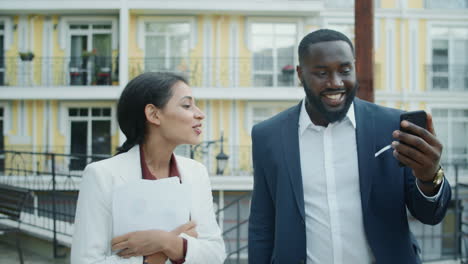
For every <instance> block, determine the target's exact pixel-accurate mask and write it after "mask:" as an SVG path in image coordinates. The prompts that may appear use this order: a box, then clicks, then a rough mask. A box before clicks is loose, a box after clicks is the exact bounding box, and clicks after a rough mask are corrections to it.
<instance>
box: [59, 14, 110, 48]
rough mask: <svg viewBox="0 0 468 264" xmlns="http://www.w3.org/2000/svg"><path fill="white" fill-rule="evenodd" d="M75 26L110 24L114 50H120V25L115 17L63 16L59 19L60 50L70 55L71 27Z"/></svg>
mask: <svg viewBox="0 0 468 264" xmlns="http://www.w3.org/2000/svg"><path fill="white" fill-rule="evenodd" d="M74 24H110V25H111V39H112V45H111V46H112V50H116V49H118V46H119V45H118V43H119V36H118V32H119V24H118V19H117V18H116V17H113V16H63V17H60V19H59V36H60V39H59V44H60V48H61V49H63V50H66V53H65V54H70V32H69V31H70V25H74Z"/></svg>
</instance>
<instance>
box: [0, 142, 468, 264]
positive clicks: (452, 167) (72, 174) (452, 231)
mask: <svg viewBox="0 0 468 264" xmlns="http://www.w3.org/2000/svg"><path fill="white" fill-rule="evenodd" d="M77 158H78V159H85V160H87V161H91V160H96V159H102V158H104V156H86V155H79V154H75V155H71V154H57V153H50V152H28V151H7V150H3V151H0V160H2V163H3V164H2V166H1V167H0V168H1V169H0V183H2V184H8V185H12V186H18V187H23V188H26V189H28V190H30V191H31V193H32V196H31V198H29V200H28V201H27V202H26V206H25V209H24V210H23V212H22V216H21V221H22V227H24V226H29V227H31V228H33V229H36V230H42V231H43V232H41V235H44V231H45V232H46V233H48V234H49V235H50V238H51V240H52V241H53V243H54V255H55V256H60V254H59V249H60V244H61V243H63V240H64V239H66V238H67V237H68V240H70V237H71V235H72V229H73V222H74V213H75V209H76V200H77V196H78V189H79V183H80V181H81V171H75V170H70V169H69V168H70V166H69V164H70V161H71V160H73V159H77ZM444 168H445V171H446V176H447V179H448V181H449V182H450V184H451V186H452V189H453V196H452V200H453V201H452V202H451V204H450V207H449V209H448V212H447V216H446V217H445V219H444V220H443V222H442V223H440V224H438V225H435V226H428V225H423V224H421V223H420V222H418V221H416V220H415V219H414V218H412V217H411V216H409V217H408V220H409V223H410V228H411V230H412V232H413V233H414V235H415V237H416V238H417V239H418V241H419V244H420V246H421V248H422V259H423V260H424V261H435V260H443V259H459V260H464V261H465V260H468V208H465V207H466V205H468V163H467V162H466V161H463V162H459V163H452V164H444ZM250 196H251V194H250V191H248V190H246V194H245V195H243V194H242V196H240V197H237V198H234V199H233V200H231V201H229V202H227V203H226V204H224V205H223V206H222V208H220V209H219V210H217V212H216V214H217V217H218V220H221V222H220V225H221V226H222V227H223V237H224V239H225V242H226V248H227V255H228V258H227V260H226V263H245V262H246V260H247V258H248V255H247V246H248V245H247V233H248V229H247V228H248V213H249V212H248V210H249V207H250V206H249V204H250ZM232 197H234V196H232ZM28 232H31V230H28ZM33 233H34V232H33Z"/></svg>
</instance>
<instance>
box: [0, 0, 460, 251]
mask: <svg viewBox="0 0 468 264" xmlns="http://www.w3.org/2000/svg"><path fill="white" fill-rule="evenodd" d="M374 5H375V20H374V32H373V33H374V52H375V57H374V60H375V80H374V87H375V91H376V102H377V103H378V104H382V105H386V106H390V107H397V108H401V109H407V110H416V109H424V110H426V111H429V112H431V113H432V114H433V116H434V120H435V123H436V132H437V134H438V136H439V138H440V139H442V141H443V142H444V145H445V148H444V162H447V163H451V162H454V161H465V162H467V161H468V63H467V61H468V1H466V0H462V1H457V0H446V1H437V0H375V2H374ZM0 6H1V7H0V149H2V148H4V149H8V150H21V151H32V152H54V153H65V154H86V155H98V156H99V155H104V156H105V155H112V154H114V153H115V150H116V148H117V147H118V146H119V144H120V143H121V142H122V140H123V135H122V134H121V133H120V131H119V128H118V124H117V122H116V101H117V99H118V97H119V95H120V92H121V91H122V89H123V88H124V87H125V85H126V83H127V82H128V81H129V80H131V79H132V78H133V77H135V76H137V75H138V74H140V73H143V72H145V71H173V72H179V73H182V74H184V75H185V76H187V78H188V79H189V81H190V85H191V86H192V87H193V92H194V95H195V97H196V100H197V104H198V105H199V106H200V108H201V109H202V110H203V111H204V112H205V113H206V119H205V121H204V127H205V129H204V134H202V136H203V140H204V141H205V142H210V141H211V143H212V144H203V145H202V146H200V147H198V148H197V151H195V152H192V153H191V152H190V148H189V147H188V146H182V147H180V148H179V149H178V150H177V152H178V153H179V154H182V155H187V156H190V155H192V156H194V157H195V158H196V159H198V160H200V161H202V162H204V164H206V166H207V167H208V169H209V172H210V174H211V179H212V185H213V189H214V190H213V193H214V199H215V203H216V205H217V208H223V207H224V206H225V205H227V204H229V203H230V202H231V201H234V200H235V199H237V198H238V197H241V196H242V195H245V194H248V193H249V192H250V190H251V188H252V163H251V156H250V155H251V154H250V145H251V140H250V130H251V128H252V126H253V125H254V124H256V123H258V122H260V121H262V120H264V119H266V118H268V117H270V116H272V115H274V114H275V113H278V112H279V111H281V110H284V109H286V108H288V107H290V106H293V105H295V104H297V103H298V102H299V101H300V100H301V99H302V98H303V97H304V93H303V89H302V87H301V86H300V83H299V81H298V79H297V77H296V74H295V72H294V69H295V66H296V65H297V61H298V59H297V45H298V43H299V41H300V39H301V38H302V37H303V36H304V35H305V34H307V33H308V32H311V31H313V30H316V29H319V28H332V29H337V30H339V31H342V32H343V33H345V34H347V35H348V36H349V37H350V38H351V39H354V1H353V0H262V1H249V0H239V1H224V0H218V1H209V0H200V1H193V0H192V1H190V0H183V1H159V0H155V1H153V0H151V1H150V0H120V1H119V0H94V1H91V0H80V1H75V0H65V1H59V0H35V1H28V0H16V1H7V0H0ZM221 137H223V141H222V142H223V151H224V153H226V154H227V155H228V156H229V159H228V164H227V167H226V168H225V169H224V170H223V171H222V172H220V171H219V170H218V169H219V168H217V160H216V156H217V154H218V153H219V152H220V146H221V144H220V141H219V139H220V138H221ZM6 159H7V158H6V156H5V155H4V156H1V157H0V170H3V168H4V167H5V166H6V165H5V164H6V163H8V161H7V160H6ZM58 161H59V162H58V164H57V167H58V168H59V170H62V171H68V172H69V171H80V170H82V169H83V168H84V166H85V165H86V164H87V163H89V162H91V161H92V158H61V159H59V160H58ZM27 166H30V167H31V168H33V169H38V168H41V166H46V162H45V161H43V160H40V159H37V158H34V157H33V158H32V159H31V163H30V164H29V165H27ZM221 173H222V176H221V175H219V174H221ZM248 206H249V203H248V200H245V201H244V202H242V203H241V204H240V210H241V213H240V214H241V215H242V216H241V218H246V217H247V216H248ZM238 214H239V212H237V213H235V212H234V211H229V210H226V211H223V212H221V213H220V214H219V217H220V220H221V221H220V224H221V225H222V226H223V229H224V230H227V229H228V228H230V227H232V226H234V225H235V224H236V223H237V221H236V217H237V215H238ZM441 228H442V227H441ZM447 228H449V227H447ZM442 229H443V228H442ZM439 231H440V230H439ZM440 232H442V231H440ZM242 234H246V225H244V226H243V227H242ZM242 243H243V244H245V243H246V241H245V235H243V239H242ZM227 245H228V246H232V247H234V245H231V244H230V243H228V244H227ZM437 248H438V249H437V250H436V253H434V254H439V255H441V254H443V253H444V252H443V251H444V250H450V245H447V246H446V248H447V249H445V248H444V246H438V247H437Z"/></svg>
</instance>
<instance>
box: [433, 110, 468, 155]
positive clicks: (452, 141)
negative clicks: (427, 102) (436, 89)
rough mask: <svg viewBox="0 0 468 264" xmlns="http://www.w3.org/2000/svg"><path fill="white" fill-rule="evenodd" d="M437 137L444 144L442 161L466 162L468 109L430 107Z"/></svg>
mask: <svg viewBox="0 0 468 264" xmlns="http://www.w3.org/2000/svg"><path fill="white" fill-rule="evenodd" d="M432 114H433V116H434V123H435V129H436V132H437V137H438V138H439V139H440V140H441V141H442V143H443V144H444V154H443V156H442V159H443V160H442V161H443V162H446V163H453V162H460V161H461V162H463V161H464V162H468V109H443V108H435V109H432Z"/></svg>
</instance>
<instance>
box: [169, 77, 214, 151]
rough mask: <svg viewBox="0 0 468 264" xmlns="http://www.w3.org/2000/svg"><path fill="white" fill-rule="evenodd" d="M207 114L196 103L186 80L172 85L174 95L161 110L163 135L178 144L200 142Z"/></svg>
mask: <svg viewBox="0 0 468 264" xmlns="http://www.w3.org/2000/svg"><path fill="white" fill-rule="evenodd" d="M204 118H205V114H204V113H203V112H202V111H201V110H200V109H199V108H198V107H197V106H196V105H195V99H194V98H193V96H192V89H191V88H190V87H189V86H188V85H187V84H186V83H184V82H181V81H179V82H177V83H175V84H174V86H172V97H171V99H169V101H168V102H167V104H166V106H164V108H163V109H161V110H160V121H161V123H160V131H161V133H162V136H163V137H164V138H165V139H166V140H168V141H169V142H172V143H174V144H176V145H181V144H198V143H200V137H199V136H200V134H201V133H202V129H201V127H202V124H201V121H202V120H203V119H204Z"/></svg>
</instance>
